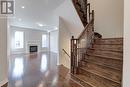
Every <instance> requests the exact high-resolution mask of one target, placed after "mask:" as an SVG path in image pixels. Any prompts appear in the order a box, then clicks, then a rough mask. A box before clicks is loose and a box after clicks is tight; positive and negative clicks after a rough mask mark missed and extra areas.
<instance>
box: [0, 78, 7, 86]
mask: <svg viewBox="0 0 130 87" xmlns="http://www.w3.org/2000/svg"><path fill="white" fill-rule="evenodd" d="M7 82H8V78H6V79H4V80H3V81H1V82H0V87H1V86H3V85H4V84H6V83H7Z"/></svg>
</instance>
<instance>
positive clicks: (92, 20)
mask: <svg viewBox="0 0 130 87" xmlns="http://www.w3.org/2000/svg"><path fill="white" fill-rule="evenodd" d="M92 22H94V19H91V21H90V22H89V23H88V24H87V25H86V27H85V29H84V30H83V31H82V32H81V34H80V35H79V37H78V39H80V38H81V37H82V36H83V35H84V33H85V32H86V31H87V30H88V27H89V26H90V25H91V23H92Z"/></svg>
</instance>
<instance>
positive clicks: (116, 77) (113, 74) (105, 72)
mask: <svg viewBox="0 0 130 87" xmlns="http://www.w3.org/2000/svg"><path fill="white" fill-rule="evenodd" d="M81 69H83V70H85V71H88V72H90V73H93V74H96V75H98V76H100V77H103V78H106V79H108V80H111V81H113V82H116V83H119V84H120V83H121V76H120V75H121V72H119V71H117V70H114V69H110V68H106V67H102V66H99V65H95V64H92V63H88V64H87V66H84V67H81Z"/></svg>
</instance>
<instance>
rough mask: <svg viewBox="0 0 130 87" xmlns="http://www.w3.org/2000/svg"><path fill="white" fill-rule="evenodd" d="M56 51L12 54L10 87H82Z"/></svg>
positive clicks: (10, 59) (10, 60)
mask: <svg viewBox="0 0 130 87" xmlns="http://www.w3.org/2000/svg"><path fill="white" fill-rule="evenodd" d="M69 75H70V74H69V70H68V69H67V68H66V67H64V66H63V65H60V66H57V55H56V54H54V53H50V52H48V53H38V54H37V53H34V54H30V55H29V54H28V55H24V54H22V55H12V56H11V58H9V82H8V87H81V85H79V84H78V83H77V82H75V81H74V80H72V79H71V78H70V76H69Z"/></svg>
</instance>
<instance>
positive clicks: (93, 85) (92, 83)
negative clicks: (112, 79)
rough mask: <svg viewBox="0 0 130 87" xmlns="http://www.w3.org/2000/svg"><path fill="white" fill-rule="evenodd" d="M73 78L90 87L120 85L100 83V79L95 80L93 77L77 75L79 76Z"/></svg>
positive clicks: (116, 86) (117, 86)
mask: <svg viewBox="0 0 130 87" xmlns="http://www.w3.org/2000/svg"><path fill="white" fill-rule="evenodd" d="M74 77H75V78H78V79H79V80H80V81H83V82H84V83H86V84H88V85H90V86H91V87H120V84H117V83H108V82H105V81H101V79H100V78H95V77H94V76H85V75H81V74H79V75H74Z"/></svg>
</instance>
